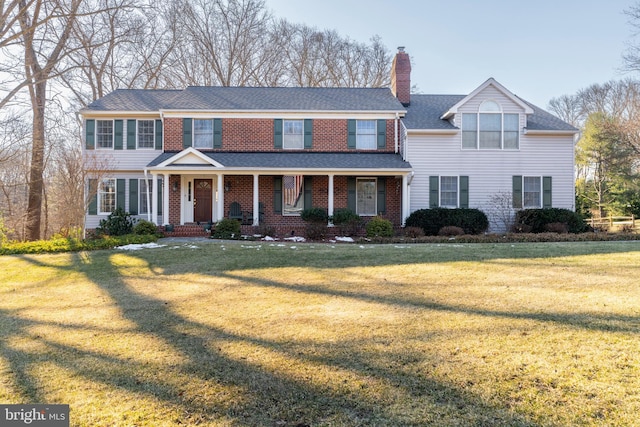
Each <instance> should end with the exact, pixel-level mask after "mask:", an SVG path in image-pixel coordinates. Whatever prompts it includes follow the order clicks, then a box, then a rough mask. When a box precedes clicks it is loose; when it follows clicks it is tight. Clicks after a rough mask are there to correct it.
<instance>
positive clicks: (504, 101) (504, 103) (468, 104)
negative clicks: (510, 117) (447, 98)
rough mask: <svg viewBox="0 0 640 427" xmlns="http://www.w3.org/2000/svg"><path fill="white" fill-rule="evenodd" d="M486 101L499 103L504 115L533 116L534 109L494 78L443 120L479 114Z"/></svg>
mask: <svg viewBox="0 0 640 427" xmlns="http://www.w3.org/2000/svg"><path fill="white" fill-rule="evenodd" d="M485 101H493V102H495V103H497V104H498V105H499V106H500V108H501V109H502V112H504V113H524V114H533V108H531V107H530V106H529V105H528V104H527V103H525V102H524V101H523V100H521V99H520V98H518V97H517V96H515V95H514V94H513V93H511V92H510V91H509V90H507V88H505V87H504V86H502V85H501V84H500V83H498V82H497V81H495V80H494V79H493V78H490V79H488V80H487V81H486V82H484V83H483V84H481V85H480V86H478V88H476V90H474V91H473V92H471V93H470V94H469V95H467V96H465V97H464V98H463V99H461V100H460V101H459V102H458V103H457V104H455V105H454V106H452V107H451V108H449V110H448V111H447V112H446V113H444V114H443V115H442V117H441V118H442V119H450V118H451V117H452V116H454V115H455V114H458V113H462V112H465V113H477V112H478V111H479V109H480V105H481V104H482V103H483V102H485Z"/></svg>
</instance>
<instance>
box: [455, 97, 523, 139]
mask: <svg viewBox="0 0 640 427" xmlns="http://www.w3.org/2000/svg"><path fill="white" fill-rule="evenodd" d="M519 127H520V115H519V114H513V113H504V112H503V111H502V108H501V107H500V104H498V103H497V102H495V101H491V100H487V101H484V102H483V103H482V104H480V108H479V109H478V113H477V114H473V113H472V114H469V113H463V114H462V148H463V149H474V150H478V149H479V150H501V149H504V150H517V149H518V148H519V140H518V137H519V134H520V132H519Z"/></svg>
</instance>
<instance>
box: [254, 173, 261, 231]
mask: <svg viewBox="0 0 640 427" xmlns="http://www.w3.org/2000/svg"><path fill="white" fill-rule="evenodd" d="M258 177H259V175H258V174H257V173H254V174H253V225H259V224H260V189H259V188H258Z"/></svg>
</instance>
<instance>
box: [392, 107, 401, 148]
mask: <svg viewBox="0 0 640 427" xmlns="http://www.w3.org/2000/svg"><path fill="white" fill-rule="evenodd" d="M399 120H400V115H399V114H398V113H396V124H395V126H394V127H393V133H394V147H395V153H396V154H398V124H399V123H398V122H399Z"/></svg>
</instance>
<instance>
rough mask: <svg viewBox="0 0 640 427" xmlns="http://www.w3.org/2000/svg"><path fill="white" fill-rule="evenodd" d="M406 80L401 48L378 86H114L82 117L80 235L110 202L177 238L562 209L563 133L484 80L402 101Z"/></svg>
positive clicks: (568, 147) (566, 133)
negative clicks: (417, 215) (346, 215)
mask: <svg viewBox="0 0 640 427" xmlns="http://www.w3.org/2000/svg"><path fill="white" fill-rule="evenodd" d="M410 73H411V65H410V62H409V56H408V54H407V53H405V52H404V50H403V49H400V51H399V52H398V54H397V55H396V57H395V59H394V63H393V67H392V76H391V80H392V84H391V88H389V89H387V88H380V89H377V88H284V87H279V88H250V87H188V88H186V89H184V90H116V91H114V92H112V93H110V94H108V95H107V96H105V97H103V98H101V99H98V100H96V101H95V102H93V103H91V104H90V105H89V106H87V107H86V108H85V109H83V110H82V111H81V114H82V116H83V118H84V123H85V151H84V153H85V158H86V160H87V165H88V169H89V170H90V172H91V173H93V176H94V177H93V178H91V179H90V180H89V182H88V189H89V194H90V195H91V196H92V198H91V202H90V203H89V209H88V211H87V216H86V228H87V229H92V228H95V227H96V226H97V225H98V222H99V220H100V219H102V218H105V217H106V216H107V215H108V214H109V213H110V212H112V211H113V210H114V209H115V208H116V206H122V207H123V208H124V209H125V210H126V211H128V212H130V213H131V214H133V215H136V216H138V217H141V218H146V219H149V220H151V221H153V222H155V223H156V224H159V225H161V224H172V225H174V226H176V229H177V230H183V231H184V230H186V229H187V228H188V227H189V225H191V224H202V223H209V222H216V221H218V220H220V219H222V218H225V217H232V218H237V219H238V220H240V221H241V222H242V223H243V224H244V226H245V227H250V226H259V225H266V226H268V227H270V228H271V229H272V230H275V231H276V232H277V233H279V234H281V235H289V234H292V233H293V234H301V233H302V229H303V226H304V224H303V222H302V220H301V218H300V212H301V211H302V210H303V209H305V208H309V207H322V208H325V209H326V210H327V211H328V213H329V215H331V214H332V213H333V212H334V211H335V210H336V209H340V208H349V209H351V210H353V211H354V212H356V213H358V214H359V215H360V216H362V217H364V218H365V219H366V218H367V217H373V216H375V215H381V216H383V217H385V218H387V219H390V220H391V221H392V222H393V223H394V225H396V226H397V227H399V226H402V225H404V221H405V220H406V218H407V216H408V215H409V214H410V213H411V212H412V211H414V210H416V209H421V208H429V207H434V206H443V207H477V208H480V209H483V210H488V211H490V210H491V209H492V208H493V207H492V206H491V204H490V202H489V201H490V199H491V196H492V195H493V194H497V193H500V192H508V193H509V194H510V195H511V197H512V199H513V200H512V205H513V209H519V208H526V207H545V206H554V207H563V208H569V209H573V207H574V182H573V165H574V157H573V146H574V135H575V134H576V132H577V130H576V129H574V128H573V127H571V126H569V125H567V124H566V123H564V122H562V121H560V120H559V119H557V118H555V117H554V116H552V115H551V114H549V113H546V112H544V111H543V110H541V109H539V108H537V107H534V106H532V105H530V104H528V103H527V102H525V101H524V100H522V99H520V98H518V97H517V96H515V95H514V94H512V93H511V92H509V91H508V90H507V89H506V88H504V87H503V86H501V85H500V84H499V83H497V82H496V81H494V80H493V79H489V80H487V81H486V82H485V83H483V84H482V85H481V86H480V87H478V88H477V89H476V90H474V91H473V92H471V93H470V94H468V95H411V94H410V87H411V86H410V80H411V79H410ZM92 165H93V166H92ZM180 227H183V228H180ZM494 228H495V227H494ZM197 229H201V227H197ZM246 231H247V232H249V231H250V229H249V228H246ZM495 231H500V230H495Z"/></svg>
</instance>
